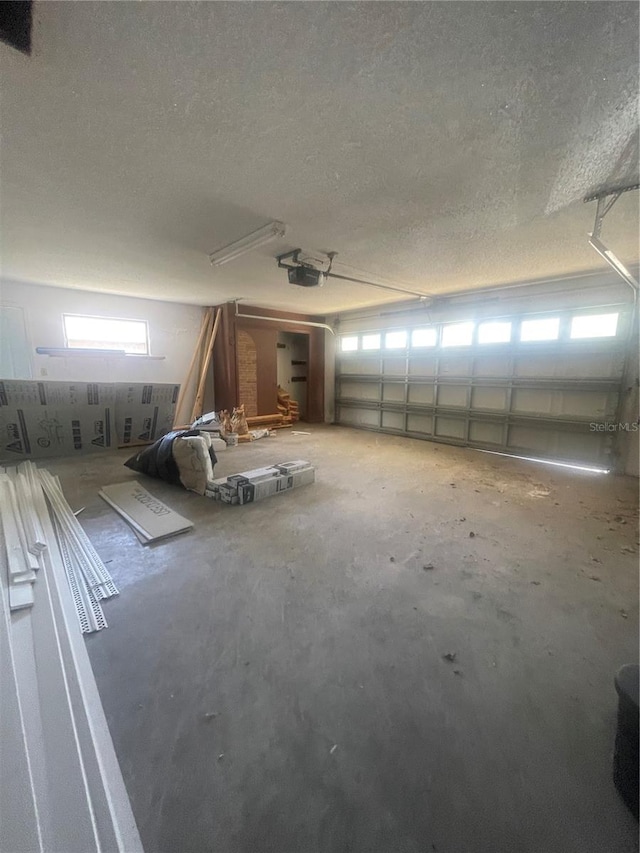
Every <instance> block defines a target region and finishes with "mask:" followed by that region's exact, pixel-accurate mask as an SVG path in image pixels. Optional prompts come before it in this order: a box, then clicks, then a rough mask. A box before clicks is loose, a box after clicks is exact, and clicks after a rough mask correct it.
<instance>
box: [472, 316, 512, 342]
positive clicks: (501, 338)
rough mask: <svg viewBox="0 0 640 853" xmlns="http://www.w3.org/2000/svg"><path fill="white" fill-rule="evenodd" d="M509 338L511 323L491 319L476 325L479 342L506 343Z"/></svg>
mask: <svg viewBox="0 0 640 853" xmlns="http://www.w3.org/2000/svg"><path fill="white" fill-rule="evenodd" d="M510 340H511V323H508V322H500V321H492V322H490V323H480V325H479V326H478V343H479V344H508V343H509V341H510Z"/></svg>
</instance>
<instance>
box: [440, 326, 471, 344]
mask: <svg viewBox="0 0 640 853" xmlns="http://www.w3.org/2000/svg"><path fill="white" fill-rule="evenodd" d="M472 342H473V323H451V324H450V325H448V326H443V327H442V346H443V347H465V346H470V345H471V344H472Z"/></svg>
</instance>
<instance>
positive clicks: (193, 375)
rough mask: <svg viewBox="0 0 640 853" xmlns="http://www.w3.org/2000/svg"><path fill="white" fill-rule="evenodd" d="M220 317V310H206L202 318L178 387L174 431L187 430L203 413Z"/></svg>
mask: <svg viewBox="0 0 640 853" xmlns="http://www.w3.org/2000/svg"><path fill="white" fill-rule="evenodd" d="M221 317H222V309H221V308H218V309H214V308H207V310H206V311H205V313H204V316H203V318H202V325H201V327H200V334H199V335H198V340H197V341H196V348H195V350H194V352H193V356H192V357H191V364H190V365H189V369H188V370H187V375H186V376H185V379H184V382H183V383H182V385H181V386H180V393H179V395H178V401H177V403H176V410H175V414H174V420H173V428H174V429H182V428H185V427H186V428H187V429H188V428H189V425H190V424H192V423H193V421H195V420H196V418H199V417H200V416H201V415H202V413H203V412H204V392H205V386H206V383H207V376H208V372H209V366H210V364H211V357H212V355H213V347H214V344H215V342H216V336H217V334H218V326H219V325H220V318H221ZM189 395H192V399H193V405H192V407H191V415H190V418H189V421H188V423H183V421H184V420H185V415H186V412H187V407H186V403H187V400H188V399H189Z"/></svg>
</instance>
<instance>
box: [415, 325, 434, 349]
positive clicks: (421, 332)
mask: <svg viewBox="0 0 640 853" xmlns="http://www.w3.org/2000/svg"><path fill="white" fill-rule="evenodd" d="M437 343H438V331H437V329H434V328H433V327H431V328H428V329H414V330H413V332H412V333H411V346H412V347H434V346H435V345H436V344H437Z"/></svg>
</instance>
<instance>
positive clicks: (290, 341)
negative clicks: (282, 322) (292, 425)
mask: <svg viewBox="0 0 640 853" xmlns="http://www.w3.org/2000/svg"><path fill="white" fill-rule="evenodd" d="M276 346H277V350H278V358H277V371H278V372H277V376H278V385H279V386H280V387H281V388H282V389H283V390H284V391H286V392H287V393H288V394H290V396H291V399H292V400H295V401H296V403H297V404H298V408H299V410H300V419H301V420H303V421H304V420H306V419H307V376H308V364H309V335H305V334H300V333H298V332H278V341H277V345H276Z"/></svg>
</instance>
